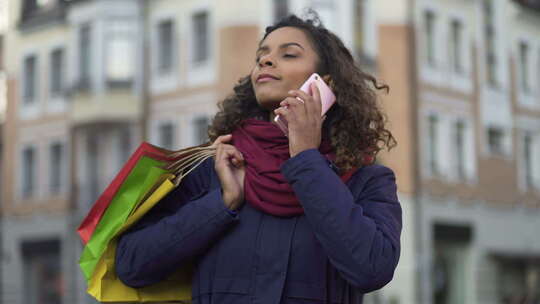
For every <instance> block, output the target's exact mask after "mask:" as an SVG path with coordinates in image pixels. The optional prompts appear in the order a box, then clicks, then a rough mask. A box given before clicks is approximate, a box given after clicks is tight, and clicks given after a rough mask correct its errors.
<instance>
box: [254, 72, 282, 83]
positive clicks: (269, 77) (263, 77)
mask: <svg viewBox="0 0 540 304" xmlns="http://www.w3.org/2000/svg"><path fill="white" fill-rule="evenodd" d="M271 80H279V78H278V77H276V76H274V75H272V74H261V75H259V76H258V77H257V82H265V81H271Z"/></svg>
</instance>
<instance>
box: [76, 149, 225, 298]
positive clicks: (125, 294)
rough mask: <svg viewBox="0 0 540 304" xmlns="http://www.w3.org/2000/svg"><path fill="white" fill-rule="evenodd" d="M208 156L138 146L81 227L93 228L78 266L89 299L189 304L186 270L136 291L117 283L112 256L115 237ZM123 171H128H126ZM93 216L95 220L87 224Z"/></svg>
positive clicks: (208, 152)
mask: <svg viewBox="0 0 540 304" xmlns="http://www.w3.org/2000/svg"><path fill="white" fill-rule="evenodd" d="M141 152H142V153H141ZM139 155H140V156H139ZM213 155H215V149H214V148H213V147H210V146H198V147H192V148H187V149H183V150H179V151H168V150H165V149H161V148H158V147H155V146H152V145H150V144H148V143H142V144H141V146H140V147H139V149H137V151H136V152H135V153H134V155H132V157H131V158H130V160H128V162H127V163H126V165H125V166H124V168H122V170H121V171H120V173H119V174H118V176H117V177H116V178H122V180H121V181H120V182H117V183H116V185H115V187H116V189H113V188H112V187H111V186H109V187H108V188H107V189H106V190H105V192H104V194H105V193H106V192H107V191H109V189H113V191H114V194H113V195H111V194H110V192H109V194H107V195H108V196H109V198H107V199H101V197H102V196H103V194H102V196H100V198H98V200H97V201H96V205H97V204H98V203H100V204H101V205H100V206H99V208H96V205H94V208H92V210H91V211H90V212H89V214H88V216H87V217H86V218H85V220H84V221H83V224H84V223H85V222H86V223H95V225H94V224H89V225H86V226H85V227H86V230H85V231H86V232H85V233H86V234H85V235H87V236H89V237H88V241H87V243H86V246H85V247H84V249H83V253H82V255H81V259H80V260H79V265H80V267H81V269H82V271H83V273H84V276H85V278H86V280H87V282H88V293H89V294H91V295H92V296H94V297H95V298H96V299H97V300H98V301H101V302H162V301H167V302H170V301H176V302H178V301H190V300H191V269H181V270H179V271H178V272H177V273H176V274H174V275H173V276H171V277H170V278H168V279H166V280H164V281H162V282H160V283H157V284H154V285H152V286H149V287H145V288H137V289H135V288H130V287H128V286H126V285H124V284H123V283H122V282H121V281H120V280H119V279H118V278H117V276H116V274H115V270H114V256H115V252H116V244H117V240H118V237H119V236H120V235H121V234H122V233H123V232H124V231H126V230H127V229H128V228H129V227H131V226H132V225H133V224H135V223H136V222H137V221H138V220H139V219H140V218H141V217H142V216H144V214H146V213H147V212H148V211H149V210H150V209H151V208H152V207H153V206H154V205H155V204H157V203H158V202H159V201H160V200H161V199H162V198H163V197H164V196H165V195H167V194H168V193H169V192H170V191H171V190H172V189H174V188H175V187H177V186H179V185H180V182H181V181H182V179H183V178H184V177H185V176H186V175H187V174H189V173H190V172H191V171H192V170H194V169H195V168H196V167H197V166H198V165H199V164H201V163H202V162H203V161H205V160H206V159H208V158H209V157H212V156H213ZM133 159H135V161H133ZM128 166H131V168H129V169H125V168H126V167H128ZM126 171H127V172H128V173H127V174H126V173H125V172H126ZM116 178H115V180H116ZM113 183H115V181H114V180H113V182H112V183H111V184H113ZM180 186H181V185H180ZM107 201H108V202H107ZM104 202H105V203H104ZM96 209H98V210H97V211H96ZM99 209H103V211H100V210H99ZM100 213H101V215H100ZM92 216H93V217H97V216H99V218H98V219H97V220H96V219H94V218H89V217H92ZM92 225H94V227H93V228H92ZM81 226H83V225H81ZM88 227H90V228H88ZM79 233H80V231H79ZM83 242H84V238H83Z"/></svg>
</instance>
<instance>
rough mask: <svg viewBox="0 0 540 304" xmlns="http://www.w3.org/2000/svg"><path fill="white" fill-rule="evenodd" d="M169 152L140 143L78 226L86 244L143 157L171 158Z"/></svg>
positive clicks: (78, 231) (78, 230)
mask: <svg viewBox="0 0 540 304" xmlns="http://www.w3.org/2000/svg"><path fill="white" fill-rule="evenodd" d="M169 152H170V151H167V150H164V149H161V148H158V147H156V146H153V145H151V144H149V143H147V142H143V143H141V144H140V145H139V147H138V148H137V150H136V151H135V152H134V153H133V154H132V155H131V157H130V158H129V160H128V161H127V163H126V164H125V165H124V167H122V169H121V170H120V172H118V174H117V175H116V177H115V178H114V179H113V181H112V182H111V183H110V184H109V186H108V187H107V188H106V189H105V191H103V193H102V194H101V195H100V196H99V198H98V199H97V200H96V202H95V203H94V205H93V207H92V209H90V211H89V212H88V214H87V215H86V217H85V218H84V220H83V221H82V223H81V224H80V226H79V228H77V233H78V234H79V236H80V238H81V240H82V241H83V243H84V244H86V243H88V240H89V239H90V237H91V236H92V233H93V232H94V230H95V229H96V226H97V224H98V222H99V220H100V219H101V217H102V216H103V213H104V212H105V210H106V209H107V206H109V204H110V203H111V200H112V198H113V197H114V196H115V195H116V193H117V192H118V189H119V188H120V186H121V185H122V183H123V182H124V181H125V180H126V178H127V176H128V175H129V173H130V172H131V171H132V170H133V168H134V167H135V165H136V164H137V162H138V161H139V160H140V159H141V157H143V156H149V157H151V158H153V159H157V160H170V156H169Z"/></svg>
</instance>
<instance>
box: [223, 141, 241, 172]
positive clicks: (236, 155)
mask: <svg viewBox="0 0 540 304" xmlns="http://www.w3.org/2000/svg"><path fill="white" fill-rule="evenodd" d="M216 163H217V165H218V166H219V165H223V166H227V165H228V164H229V163H232V164H233V165H234V166H235V167H238V168H240V167H242V166H243V165H244V156H243V155H242V153H240V151H238V149H236V147H234V146H233V145H228V144H223V143H222V144H219V145H218V146H217V151H216Z"/></svg>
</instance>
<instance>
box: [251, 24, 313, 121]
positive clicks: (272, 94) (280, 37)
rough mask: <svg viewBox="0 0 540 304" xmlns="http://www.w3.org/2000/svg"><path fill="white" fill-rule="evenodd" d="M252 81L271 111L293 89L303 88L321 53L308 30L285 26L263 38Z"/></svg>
mask: <svg viewBox="0 0 540 304" xmlns="http://www.w3.org/2000/svg"><path fill="white" fill-rule="evenodd" d="M256 57H257V61H256V64H255V67H254V68H253V70H252V72H251V83H252V84H253V89H254V90H255V97H256V98H257V102H258V103H259V105H260V106H261V107H262V108H264V109H266V110H269V111H272V110H274V109H276V108H278V107H279V103H280V102H281V101H282V100H284V99H285V98H286V97H287V96H288V93H287V92H289V91H290V90H295V89H299V88H300V86H301V85H302V84H303V83H304V82H305V81H306V79H307V78H308V77H309V76H311V74H313V73H314V72H316V68H317V63H318V62H319V56H318V55H317V53H316V52H315V50H314V48H313V46H312V44H311V42H310V41H309V38H308V37H307V36H306V34H305V33H304V32H303V31H302V30H300V29H298V28H295V27H282V28H279V29H277V30H274V31H273V32H272V33H270V34H269V35H268V36H267V37H266V39H265V40H263V41H262V42H261V44H260V46H259V49H258V50H257V53H256Z"/></svg>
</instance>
